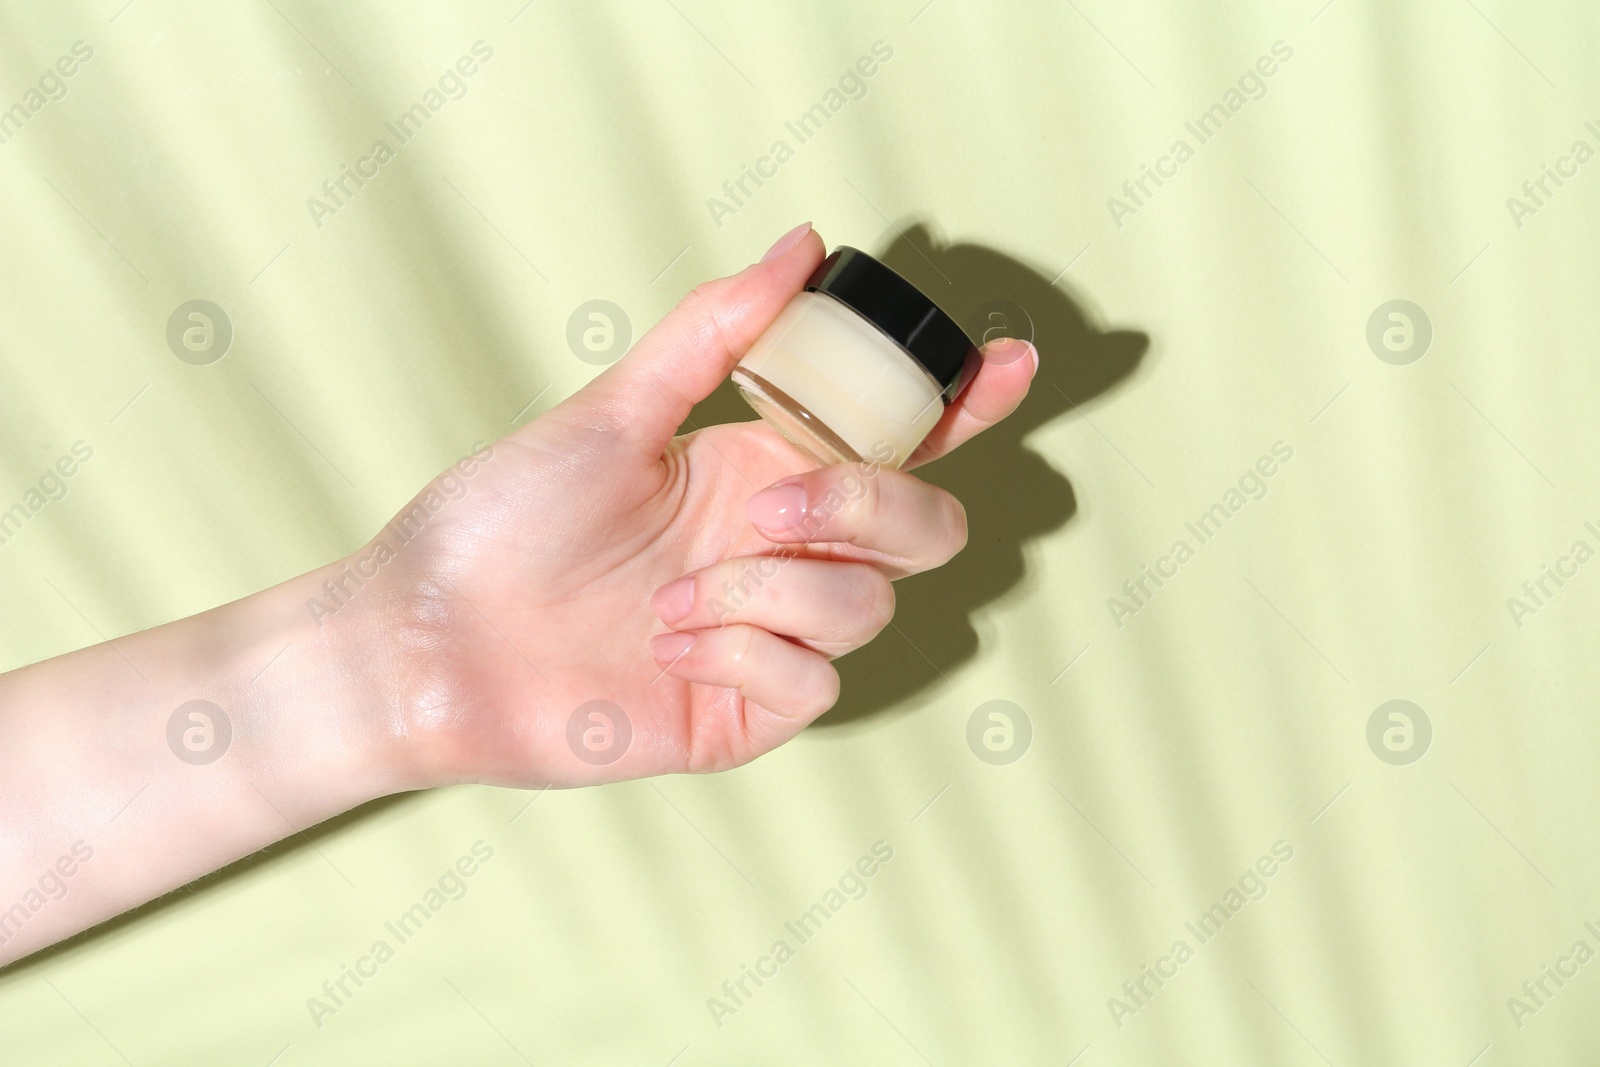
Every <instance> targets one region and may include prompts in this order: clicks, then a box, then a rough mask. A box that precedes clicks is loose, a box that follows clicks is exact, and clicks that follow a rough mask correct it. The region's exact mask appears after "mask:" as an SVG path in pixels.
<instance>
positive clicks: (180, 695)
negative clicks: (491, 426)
mask: <svg viewBox="0 0 1600 1067" xmlns="http://www.w3.org/2000/svg"><path fill="white" fill-rule="evenodd" d="M821 257H822V242H821V241H820V240H819V239H818V238H817V236H816V235H815V234H813V233H812V232H811V231H810V228H809V227H802V228H801V229H799V230H796V231H794V232H793V233H790V234H789V235H787V236H786V237H785V238H784V239H783V240H781V241H780V242H779V243H778V245H777V246H775V247H774V249H773V251H772V252H771V253H769V254H768V256H767V259H766V260H765V261H764V262H762V263H759V264H757V265H755V266H753V267H750V268H749V269H747V270H745V271H743V272H742V273H740V274H737V275H735V276H734V277H732V278H724V279H722V280H721V281H717V282H712V283H710V284H707V285H703V286H701V287H700V288H698V289H696V290H695V291H694V292H693V293H691V294H690V295H689V296H688V297H687V298H686V299H685V300H684V301H683V303H682V305H680V306H679V307H678V309H677V310H675V311H674V312H673V313H672V314H671V315H669V316H668V317H667V318H666V319H664V320H663V321H662V322H661V323H660V324H659V325H657V326H656V328H655V329H653V330H651V331H650V332H649V333H648V334H646V335H645V336H644V337H643V338H641V339H640V341H639V343H638V345H637V346H635V348H634V350H633V351H632V352H630V353H629V354H628V355H627V356H626V357H624V358H623V359H622V360H621V361H620V362H619V363H617V364H616V365H615V366H613V367H611V368H610V369H608V370H607V371H606V372H605V373H604V374H602V375H600V376H599V378H597V379H596V380H595V381H593V382H592V383H590V384H589V385H588V386H587V387H586V388H584V389H583V390H581V391H580V392H579V393H577V394H576V395H575V396H573V397H572V398H570V399H569V400H567V401H566V402H564V403H562V404H560V405H559V406H557V407H556V408H555V409H553V410H552V411H550V412H549V413H548V414H546V415H544V416H543V417H542V418H540V419H538V420H537V421H535V422H533V423H531V424H529V425H527V426H524V427H523V428H522V429H520V430H518V431H517V432H516V433H513V434H512V435H511V436H509V437H507V438H505V439H504V440H502V441H499V442H497V443H496V444H494V445H493V446H486V447H485V448H483V449H482V450H481V451H480V452H479V453H477V454H475V455H474V456H473V457H471V458H470V459H469V460H466V461H464V462H463V463H461V464H458V465H456V466H455V467H452V468H451V470H450V471H448V472H446V473H445V474H444V475H442V476H440V478H438V479H436V480H435V482H434V483H433V485H432V486H430V487H429V488H428V489H427V490H425V491H424V492H423V493H422V494H421V495H419V496H418V498H417V499H416V500H415V501H413V503H412V505H411V506H408V507H407V508H406V509H405V510H404V511H402V512H401V514H400V515H399V516H397V517H396V519H395V521H394V522H393V523H391V524H390V525H389V526H388V527H386V528H385V530H384V531H383V533H382V534H380V535H379V537H378V538H376V539H374V540H373V541H372V542H371V543H369V544H368V545H367V546H366V547H365V548H364V549H362V550H361V551H359V552H357V553H356V554H355V555H353V556H351V557H350V558H349V559H347V560H344V561H341V562H337V563H333V564H330V565H328V566H326V567H322V568H319V569H317V570H315V571H312V572H310V573H309V574H304V575H301V576H300V577H298V578H293V579H290V580H289V581H287V582H284V583H283V584H281V585H277V586H274V587H273V588H271V589H266V590H263V591H261V592H259V593H256V594H254V595H252V596H248V597H245V598H244V599H243V600H238V601H235V602H234V603H231V604H225V605H223V606H222V607H219V608H215V609H213V610H211V611H207V612H204V613H203V614H200V615H196V616H193V617H191V618H187V619H180V620H178V621H177V622H171V623H167V624H166V625H164V626H158V627H156V628H155V629H151V630H145V631H143V632H141V633H136V634H130V635H128V636H125V637H119V638H117V639H116V640H114V641H107V642H104V643H102V644H98V645H93V646H90V647H88V648H84V649H80V650H79V651H77V652H72V653H69V654H68V655H64V656H58V657H56V658H55V659H51V660H46V661H45V662H43V663H36V664H33V665H32V666H29V667H24V668H22V669H20V670H15V671H11V672H10V673H8V674H5V675H3V676H0V738H3V742H0V886H11V887H13V889H14V891H15V893H17V894H20V895H18V896H13V897H11V898H9V899H6V898H0V966H3V965H4V964H5V963H7V962H9V961H10V960H13V959H17V958H19V957H21V956H24V955H26V954H27V953H29V952H32V951H34V950H36V949H38V948H40V947H42V946H44V945H48V944H50V943H51V942H53V941H57V940H59V939H61V938H63V937H66V936H69V935H70V934H73V933H76V932H78V931H80V930H84V929H87V928H88V927H89V926H92V925H94V924H95V923H97V922H100V921H101V920H103V919H106V918H108V917H110V916H112V915H115V914H117V913H119V912H122V911H126V910H127V909H128V908H131V907H134V906H136V905H138V904H141V903H143V902H144V901H147V900H151V899H153V898H154V897H157V896H159V895H160V894H162V893H164V892H167V891H168V890H170V889H173V888H175V887H177V886H180V885H183V884H184V883H185V882H188V881H191V880H193V879H195V878H198V877H199V876H200V875H202V874H205V873H206V872H208V871H213V870H216V869H217V868H218V867H220V866H222V865H224V864H226V863H229V862H231V861H233V860H236V859H238V858H239V857H241V856H246V855H249V854H250V853H251V852H254V851H256V850H257V849H259V848H262V847H263V846H265V845H267V844H270V843H271V842H273V841H277V840H280V839H282V838H284V837H286V836H289V835H291V834H294V833H298V832H300V831H303V830H304V829H305V828H306V827H308V826H311V825H314V824H316V823H319V822H321V821H323V820H324V819H328V818H330V817H332V816H334V815H337V814H339V813H340V812H343V811H348V810H349V809H351V808H353V807H355V806H356V805H358V804H361V803H363V802H365V801H368V800H372V799H374V798H376V797H380V796H383V795H385V794H388V793H394V792H399V791H402V790H406V789H417V788H422V787H426V786H430V785H442V784H446V783H450V782H461V781H478V782H493V783H499V784H509V785H541V786H542V785H579V784H583V783H586V782H599V781H610V780H614V779H620V778H630V777H638V776H641V775H650V774H664V773H668V772H674V771H706V770H715V769H717V768H721V767H731V766H734V765H736V764H740V763H744V762H746V761H747V760H751V759H754V758H755V757H756V756H759V755H761V754H762V753H763V752H766V751H767V750H768V749H771V748H773V747H774V746H776V745H779V744H782V743H783V742H784V741H786V740H787V739H789V738H790V737H792V736H794V734H795V733H796V732H798V731H799V730H800V729H801V728H803V727H804V726H805V725H806V724H807V723H808V722H810V721H811V720H812V719H814V718H816V717H817V716H818V715H820V714H821V713H822V712H823V711H825V710H826V709H827V708H828V707H829V706H830V705H831V704H832V703H833V701H834V698H835V697H836V696H837V694H838V685H839V682H838V676H837V675H836V674H835V673H834V669H833V666H832V664H831V663H829V659H830V658H831V657H833V656H838V655H842V654H843V653H845V652H848V651H849V650H850V649H852V648H855V647H857V646H858V645H860V644H862V643H863V642H865V641H867V640H869V639H870V638H871V637H872V635H873V634H875V633H877V632H878V630H879V629H880V628H881V627H883V626H884V625H885V624H886V623H887V622H888V618H889V614H890V613H891V612H892V611H893V608H894V598H893V595H892V593H891V592H890V585H889V580H890V579H891V578H897V577H900V576H902V575H906V574H912V573H915V572H916V571H919V570H925V569H927V568H929V567H934V566H937V565H939V564H940V563H943V562H944V561H945V560H946V559H948V558H949V557H950V556H951V555H952V554H953V553H954V552H956V551H957V550H959V549H960V548H961V545H962V542H963V541H964V540H965V538H966V522H965V519H964V516H963V514H962V511H961V506H960V505H959V504H957V503H956V502H955V500H954V499H952V498H951V497H950V496H949V494H947V493H945V492H943V491H942V490H939V489H935V488H933V487H932V486H929V485H925V484H923V483H922V482H920V481H918V480H917V479H916V478H913V477H912V476H911V475H909V474H905V473H902V472H900V471H894V470H877V469H873V468H869V467H853V466H848V465H847V466H841V467H829V468H825V469H822V470H808V467H809V464H808V463H807V462H806V460H805V459H804V458H802V456H801V455H800V453H799V452H797V451H795V450H794V449H793V448H791V447H790V446H789V445H788V444H786V443H785V442H784V441H783V440H781V439H780V438H779V437H778V436H777V435H776V434H775V433H773V432H772V431H771V430H769V429H768V428H767V427H766V426H765V425H763V424H761V423H759V422H748V423H742V424H739V425H734V426H715V427H712V428H710V429H707V430H702V431H699V432H696V433H692V434H689V435H688V436H685V437H677V438H675V437H674V436H673V434H674V433H675V432H676V430H677V427H678V424H679V423H680V422H681V421H682V420H683V419H684V418H685V417H686V416H687V415H688V413H689V409H690V407H691V406H692V405H693V404H694V403H695V402H696V401H698V400H700V399H702V398H704V397H705V396H707V395H708V394H710V392H711V391H712V390H713V389H714V388H715V387H716V386H717V384H718V383H719V382H721V381H722V379H723V378H724V377H726V376H727V374H728V372H729V370H730V369H731V368H732V366H733V364H734V362H735V361H736V360H737V359H738V357H739V355H740V353H742V352H743V351H744V350H745V348H746V347H747V346H748V345H749V344H750V342H751V341H752V340H754V338H755V337H756V335H757V334H759V333H760V332H761V331H762V330H763V329H765V328H766V326H767V324H768V323H770V322H771V321H772V319H773V318H774V317H775V316H776V315H777V313H778V311H779V309H780V308H782V307H783V305H784V304H785V303H786V302H788V300H789V298H790V297H792V296H793V295H794V294H795V293H797V292H798V291H799V290H800V288H801V285H802V284H803V283H804V280H805V278H806V277H807V276H808V275H809V274H810V273H811V271H812V269H813V268H814V267H815V266H816V265H817V263H818V262H819V261H820V259H821ZM1035 365H1036V359H1035V357H1034V355H1033V351H1032V349H1031V348H1030V347H1029V346H1028V345H1025V344H1021V343H999V344H994V345H990V346H989V347H988V349H987V350H986V351H985V353H984V362H983V366H982V368H981V369H980V370H979V372H978V374H977V375H976V376H975V377H974V379H973V380H972V382H971V384H970V385H968V387H967V389H966V392H965V393H964V394H963V396H962V397H961V398H960V399H959V400H958V401H957V402H956V403H955V404H953V405H951V406H950V407H949V408H948V409H947V410H946V411H945V413H944V418H943V421H941V422H940V423H939V425H938V426H937V427H936V428H935V429H934V431H933V433H932V434H931V435H930V436H929V438H928V440H927V442H926V443H925V444H924V446H923V447H922V448H921V449H920V450H919V451H918V453H917V454H916V455H915V456H913V461H916V462H920V461H924V460H927V459H931V458H933V457H935V456H937V455H939V454H941V453H943V452H946V451H949V450H950V449H952V448H954V447H956V446H957V445H958V444H960V443H961V442H962V441H963V440H965V439H966V438H968V437H971V436H972V435H973V434H975V433H977V432H978V431H979V430H981V429H983V428H984V427H985V426H987V425H990V424H992V423H994V422H996V421H997V420H999V419H1001V418H1004V417H1005V416H1006V415H1007V414H1008V413H1009V412H1010V411H1011V410H1012V409H1013V408H1014V407H1016V405H1017V403H1018V402H1019V401H1020V400H1021V399H1022V396H1023V394H1024V393H1025V392H1026V391H1027V388H1028V382H1029V380H1030V379H1031V377H1032V375H1033V371H1034V368H1035ZM308 611H309V616H310V617H309V618H308ZM69 879H70V880H69ZM30 886H31V887H32V888H29V887H30ZM7 892H11V890H7Z"/></svg>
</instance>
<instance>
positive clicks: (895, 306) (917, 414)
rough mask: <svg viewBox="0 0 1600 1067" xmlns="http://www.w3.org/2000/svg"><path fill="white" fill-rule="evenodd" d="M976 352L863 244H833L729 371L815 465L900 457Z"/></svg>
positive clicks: (893, 463)
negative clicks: (802, 287)
mask: <svg viewBox="0 0 1600 1067" xmlns="http://www.w3.org/2000/svg"><path fill="white" fill-rule="evenodd" d="M976 359H977V353H976V349H975V347H974V346H973V344H972V342H971V340H970V339H968V338H967V336H966V334H965V333H964V332H963V331H962V330H961V328H960V327H959V326H957V325H956V323H955V321H954V320H953V319H951V318H950V317H949V316H948V315H946V314H945V313H944V312H943V311H942V310H941V309H940V308H939V307H938V305H937V304H935V303H934V302H933V301H932V300H930V299H928V297H926V296H925V295H923V294H922V293H921V292H920V291H919V290H918V289H917V288H916V287H915V286H913V285H912V284H911V283H910V282H908V281H906V280H905V279H904V278H902V277H900V275H898V274H896V273H895V272H894V271H893V270H891V269H890V268H889V267H887V266H885V265H884V264H882V263H880V262H878V261H877V260H875V259H873V258H872V257H871V256H868V255H867V254H866V253H864V252H860V251H858V250H856V249H853V248H846V247H841V248H839V249H836V250H835V251H834V252H833V253H832V254H831V255H829V256H828V258H827V259H826V260H824V261H823V263H822V265H821V266H820V267H818V268H817V270H816V272H815V273H814V274H813V275H812V276H811V278H810V280H809V281H808V282H807V284H806V289H805V291H804V292H801V293H800V294H798V295H797V296H796V297H795V298H794V299H793V300H791V301H790V302H789V304H788V305H787V306H786V307H785V308H784V309H783V311H782V312H780V313H779V315H778V317H777V319H776V320H774V321H773V323H772V325H771V326H769V327H768V328H767V329H766V330H765V331H764V332H763V333H762V334H761V336H760V337H758V338H757V339H756V341H755V343H754V344H752V345H751V346H750V350H749V351H748V352H746V353H745V356H744V358H743V359H741V360H740V361H739V363H738V365H737V366H736V367H735V368H734V370H733V375H732V377H733V381H734V383H735V384H736V385H737V386H738V387H739V391H740V393H741V394H743V396H744V398H745V400H746V401H747V402H748V403H749V404H750V406H751V407H752V408H754V409H755V410H756V412H757V413H758V414H759V415H761V417H762V418H763V419H765V420H766V421H767V422H768V423H769V424H770V425H772V426H773V428H774V429H776V430H777V431H778V432H779V433H781V434H782V435H783V436H784V437H785V438H786V439H788V441H789V442H790V443H791V444H793V445H794V446H795V447H796V448H798V449H800V450H801V451H802V452H804V453H806V454H807V455H808V456H810V457H811V458H812V459H814V460H816V461H817V462H818V463H820V464H830V463H845V462H863V461H865V462H872V463H877V464H881V465H883V466H889V467H899V466H901V465H902V464H904V463H905V461H906V459H907V458H909V457H910V455H911V453H912V452H913V451H914V450H915V449H916V447H917V445H919V444H921V443H922V440H923V438H925V437H927V436H928V432H929V431H930V430H932V429H933V427H934V426H935V424H937V423H938V421H939V417H940V416H941V415H942V414H943V413H944V408H945V405H946V404H948V403H949V402H950V401H951V400H952V399H953V398H954V397H955V396H956V394H957V393H958V392H959V391H960V389H961V387H962V386H963V385H964V384H965V383H966V379H967V377H968V376H969V375H970V373H971V371H972V369H973V368H974V367H975V366H976Z"/></svg>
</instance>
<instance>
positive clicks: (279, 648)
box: [202, 556, 426, 821]
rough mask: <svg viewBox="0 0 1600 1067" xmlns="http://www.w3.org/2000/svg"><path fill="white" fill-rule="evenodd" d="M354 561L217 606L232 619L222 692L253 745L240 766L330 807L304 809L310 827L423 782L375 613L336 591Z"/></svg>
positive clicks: (346, 581)
mask: <svg viewBox="0 0 1600 1067" xmlns="http://www.w3.org/2000/svg"><path fill="white" fill-rule="evenodd" d="M355 558H356V557H355V556H352V557H349V558H346V559H343V560H338V561H335V562H334V563H331V564H328V565H326V566H324V567H319V568H317V569H316V570H314V571H310V572H308V573H306V574H303V575H300V576H299V577H297V578H293V579H291V580H289V581H287V582H284V583H282V584H280V585H277V586H274V587H272V588H270V589H267V590H264V591H262V592H260V593H257V594H255V595H254V596H251V597H247V598H245V599H244V600H242V601H239V602H237V603H235V604H232V605H229V606H228V607H226V608H223V609H219V610H221V611H225V612H232V613H233V614H232V616H231V618H230V619H229V620H228V625H227V629H228V630H229V632H231V634H232V635H233V641H232V644H233V646H234V649H235V655H234V656H233V657H232V659H233V660H234V662H233V663H232V664H231V665H230V666H229V667H228V668H226V669H225V674H226V675H227V676H228V677H229V680H230V681H229V684H228V687H227V688H228V689H229V690H231V691H232V696H233V699H234V702H235V705H236V706H237V708H238V709H239V713H240V715H241V716H242V717H243V718H244V719H245V724H246V726H247V728H248V730H249V733H250V735H251V738H252V739H253V740H254V741H255V742H256V743H255V744H252V745H250V746H248V747H245V748H242V749H241V751H240V753H239V755H240V759H241V763H242V764H244V765H245V766H244V769H245V771H246V773H249V774H252V775H255V776H262V777H266V778H269V779H270V778H275V777H276V778H282V779H284V781H283V782H282V785H283V786H284V787H285V788H288V787H291V786H292V787H293V789H294V790H296V791H300V790H304V791H305V792H306V793H307V794H308V795H309V796H312V797H316V798H319V799H318V800H317V803H316V806H317V807H320V808H324V809H326V808H332V809H333V810H325V811H320V812H316V811H308V812H307V815H314V816H315V817H316V818H315V820H314V821H320V819H322V818H327V817H329V816H330V815H332V814H336V813H337V812H338V811H342V810H346V809H347V808H349V807H354V806H356V805H358V804H361V803H364V802H365V801H368V800H373V799H376V798H377V797H380V796H386V795H388V794H390V793H396V792H402V791H405V790H408V789H414V788H418V787H420V786H422V785H424V784H426V783H424V782H421V781H419V780H418V776H417V774H416V772H415V768H414V763H415V761H414V760H413V759H412V758H411V755H410V744H409V741H408V739H407V738H408V731H407V730H405V729H404V728H403V727H402V724H401V722H400V719H399V716H398V714H397V710H396V709H395V708H394V706H393V704H392V701H391V699H390V693H391V692H392V686H391V685H390V684H388V682H387V680H386V679H387V673H386V666H387V665H389V664H391V663H392V656H391V655H390V654H389V652H388V649H387V648H386V643H385V640H384V635H383V632H382V625H381V622H380V614H381V613H380V611H378V610H374V606H373V605H372V604H361V603H358V602H356V600H355V599H353V598H351V597H349V596H347V595H344V594H340V593H338V590H339V589H340V587H341V585H342V586H343V587H344V588H346V589H348V588H350V587H351V586H350V580H349V574H350V573H351V569H352V566H353V561H354V560H355ZM330 590H332V593H330ZM378 599H379V597H378V595H377V590H373V591H372V596H371V600H373V601H377V600H378ZM202 618H203V616H202ZM340 805H342V806H340Z"/></svg>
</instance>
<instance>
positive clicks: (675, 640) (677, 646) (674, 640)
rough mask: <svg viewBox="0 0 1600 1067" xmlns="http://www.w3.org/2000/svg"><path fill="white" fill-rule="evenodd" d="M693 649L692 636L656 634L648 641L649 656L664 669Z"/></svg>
mask: <svg viewBox="0 0 1600 1067" xmlns="http://www.w3.org/2000/svg"><path fill="white" fill-rule="evenodd" d="M693 647H694V634H657V635H656V636H655V637H652V638H651V639H650V654H651V655H652V656H654V657H655V658H656V662H657V663H659V664H660V665H661V666H663V667H666V666H669V665H670V664H672V663H673V662H675V661H677V660H679V659H681V658H682V657H683V656H684V654H685V653H687V652H688V651H689V649H691V648H693Z"/></svg>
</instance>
